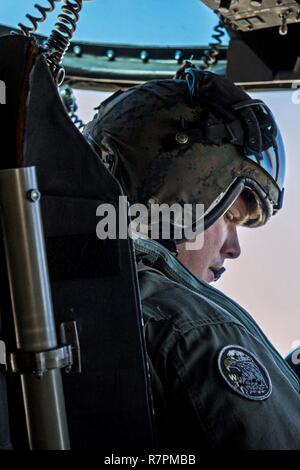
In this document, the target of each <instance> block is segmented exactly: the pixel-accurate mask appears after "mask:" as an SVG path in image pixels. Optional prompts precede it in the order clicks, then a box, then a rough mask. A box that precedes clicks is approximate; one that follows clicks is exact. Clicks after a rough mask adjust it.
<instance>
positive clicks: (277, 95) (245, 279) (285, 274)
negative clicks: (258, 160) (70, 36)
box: [76, 91, 300, 354]
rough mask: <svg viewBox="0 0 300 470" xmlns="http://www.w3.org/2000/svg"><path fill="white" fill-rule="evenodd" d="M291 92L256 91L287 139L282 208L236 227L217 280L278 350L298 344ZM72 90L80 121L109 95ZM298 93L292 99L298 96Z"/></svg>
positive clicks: (298, 226) (299, 223)
mask: <svg viewBox="0 0 300 470" xmlns="http://www.w3.org/2000/svg"><path fill="white" fill-rule="evenodd" d="M292 93H293V92H282V91H277V92H268V93H265V92H264V93H259V94H255V96H256V97H259V98H260V99H263V100H264V101H265V102H266V103H267V104H268V105H269V106H270V108H271V109H272V111H273V113H274V115H275V117H276V119H277V121H278V123H279V125H280V129H281V131H282V135H283V138H284V141H285V147H286V153H287V178H286V184H285V187H286V194H285V203H284V209H283V210H282V211H280V212H279V214H277V215H276V217H273V218H272V220H271V221H270V222H269V223H268V224H267V225H266V226H265V227H262V228H258V229H247V228H241V229H240V242H241V248H242V254H241V256H240V258H239V259H238V260H233V261H231V262H230V261H229V262H227V264H226V267H227V271H226V273H225V274H224V275H223V277H222V279H220V281H218V282H217V283H216V284H215V287H217V288H218V289H220V290H222V291H224V292H225V293H226V294H227V295H229V296H230V297H232V298H233V299H235V300H236V301H237V302H238V303H239V304H241V305H242V306H243V307H244V308H246V310H248V312H249V313H250V314H251V315H252V316H253V317H254V318H255V319H256V321H257V323H258V324H259V325H260V326H261V328H262V329H263V330H264V332H265V333H266V335H267V336H268V337H269V339H270V340H271V341H272V342H273V344H274V345H275V347H277V349H278V350H279V351H280V352H281V353H282V354H286V353H287V352H288V351H289V350H290V349H291V348H292V346H295V343H296V342H297V343H299V344H300V284H299V279H300V276H299V272H298V265H299V267H300V250H299V240H300V209H299V203H298V201H299V200H300V184H299V180H300V157H299V156H298V153H299V150H298V149H299V137H300V125H299V112H300V104H294V103H293V101H292ZM294 93H296V94H299V93H298V92H297V91H294ZM76 95H77V99H78V104H79V114H80V117H81V118H82V119H83V121H84V122H87V121H89V120H90V119H91V118H92V117H93V115H94V114H95V111H94V110H93V108H94V107H96V106H97V105H98V104H99V103H100V101H102V99H104V98H103V96H104V97H105V96H107V94H106V95H104V94H103V93H96V92H90V91H80V92H79V91H77V92H76ZM297 96H298V95H296V100H294V101H298V99H297ZM294 97H295V95H294ZM299 101H300V100H299Z"/></svg>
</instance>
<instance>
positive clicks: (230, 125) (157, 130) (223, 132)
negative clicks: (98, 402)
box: [85, 66, 300, 450]
mask: <svg viewBox="0 0 300 470" xmlns="http://www.w3.org/2000/svg"><path fill="white" fill-rule="evenodd" d="M85 134H86V135H87V138H88V139H89V141H90V142H91V144H92V145H93V146H94V147H95V148H96V149H97V150H98V151H99V152H101V156H102V158H103V160H105V162H106V163H107V164H109V165H110V169H111V171H112V173H113V174H114V176H115V177H116V178H117V179H118V180H119V181H120V183H121V185H122V187H123V189H124V191H125V192H126V194H127V195H128V197H129V200H130V202H131V203H132V204H134V203H140V204H144V205H145V206H146V207H148V208H149V209H150V208H151V207H152V206H153V205H154V204H158V205H163V204H165V205H167V206H169V207H170V206H171V205H172V204H177V205H179V207H182V208H183V207H185V205H188V207H189V208H191V209H190V212H189V215H190V217H189V218H188V223H186V222H185V220H183V219H181V218H179V219H178V218H177V217H171V216H170V217H169V222H170V224H171V226H172V230H170V237H169V239H167V240H166V239H165V237H163V236H162V235H163V233H162V230H161V231H160V232H159V240H154V239H151V234H152V226H148V228H147V230H148V231H147V234H146V235H141V234H135V235H133V236H134V245H135V252H136V259H137V266H138V272H139V285H140V293H141V301H142V311H143V318H144V331H145V341H146V348H147V355H148V360H149V368H150V375H151V382H152V394H153V406H154V412H155V429H156V439H157V445H159V446H160V447H162V448H166V447H168V448H177V449H180V448H184V449H186V448H197V449H198V450H201V449H230V450H232V449H265V450H269V449H298V450H299V449H300V395H299V391H300V383H299V380H298V378H297V376H296V374H295V373H294V372H293V370H292V369H291V368H290V367H289V365H288V364H287V362H286V361H285V360H284V359H283V358H282V357H281V355H280V354H279V353H278V352H277V350H276V349H275V348H274V346H273V345H272V344H271V342H270V341H269V340H268V339H267V338H266V336H265V335H264V333H263V332H262V331H261V329H260V328H259V326H258V325H257V324H256V322H255V321H254V319H253V318H252V317H251V315H249V313H247V312H246V311H245V310H244V309H243V308H242V307H241V306H239V305H238V304H237V303H236V302H234V301H233V300H232V299H230V298H228V297H226V296H225V295H224V294H223V293H221V292H220V291H218V290H216V289H215V288H213V287H212V286H210V285H209V283H210V282H211V281H212V279H213V278H214V279H215V278H217V277H218V276H219V275H220V274H221V272H222V270H223V262H224V260H225V258H236V257H237V256H238V255H239V252H240V248H239V244H238V238H237V233H236V226H237V225H243V226H247V227H252V228H253V227H260V226H262V225H263V224H265V223H267V222H268V220H269V219H270V217H271V216H272V215H275V214H276V213H277V212H278V211H279V210H280V209H281V207H282V200H283V182H284V172H285V166H284V165H285V156H284V149H283V143H282V139H281V135H280V132H279V129H278V128H277V126H276V123H275V121H274V118H273V115H272V113H271V111H270V110H269V109H268V107H267V106H266V105H265V104H264V103H263V102H262V101H260V100H254V99H252V98H250V96H249V95H248V94H246V93H245V92H244V91H242V90H240V89H239V88H237V87H236V86H234V85H233V84H231V83H230V82H229V81H227V80H226V79H225V78H222V77H219V76H217V75H214V74H212V73H210V72H203V71H199V70H197V69H195V68H193V67H190V66H186V67H185V68H183V69H182V70H181V74H180V76H178V77H177V78H176V79H170V80H154V81H150V82H148V83H145V84H143V85H140V86H137V87H135V88H132V89H130V90H128V91H125V92H119V93H117V94H115V95H113V96H112V97H110V98H109V99H108V100H107V101H106V102H104V103H103V104H102V105H100V107H99V110H98V113H97V115H96V116H95V118H94V119H93V120H92V121H91V122H90V123H89V124H88V125H87V127H86V129H85ZM199 207H200V208H201V211H200V210H199V211H198V208H199ZM159 220H160V221H161V219H159ZM188 225H189V229H190V230H189V231H187V233H186V231H185V230H182V231H181V234H182V238H180V237H178V236H177V235H178V231H177V228H178V226H179V227H181V228H182V227H185V228H186V227H187V226H188ZM203 230H204V232H203ZM203 234H204V250H203V251H202V253H204V254H205V253H206V255H207V253H208V252H210V254H209V255H207V259H205V260H204V261H203V257H205V256H206V255H204V254H203V255H202V261H201V262H199V265H198V263H197V259H198V245H199V244H197V243H196V244H195V241H199V240H200V241H201V236H203ZM175 235H176V236H175ZM193 237H194V238H193ZM205 243H206V245H205ZM195 246H196V249H195ZM178 252H179V253H178ZM200 258H201V257H200ZM200 258H199V259H200ZM201 263H202V264H201ZM245 282H247V280H246V279H245Z"/></svg>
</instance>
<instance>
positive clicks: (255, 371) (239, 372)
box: [218, 344, 272, 400]
mask: <svg viewBox="0 0 300 470" xmlns="http://www.w3.org/2000/svg"><path fill="white" fill-rule="evenodd" d="M218 367H219V371H220V373H221V375H222V377H223V379H224V380H225V382H226V383H227V384H228V385H229V387H230V388H232V389H233V390H234V391H235V392H236V393H238V394H239V395H241V396H243V397H245V398H248V399H249V400H266V399H267V398H269V396H270V395H271V393H272V382H271V379H270V376H269V374H268V371H267V369H266V368H265V367H264V366H263V365H262V364H261V362H260V361H259V359H258V358H257V357H256V356H255V355H254V354H253V353H251V352H250V351H247V349H245V348H243V347H241V346H237V345H234V344H231V345H229V346H225V348H223V349H222V350H221V351H220V353H219V356H218Z"/></svg>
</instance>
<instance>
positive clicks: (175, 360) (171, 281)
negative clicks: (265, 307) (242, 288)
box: [135, 238, 300, 450]
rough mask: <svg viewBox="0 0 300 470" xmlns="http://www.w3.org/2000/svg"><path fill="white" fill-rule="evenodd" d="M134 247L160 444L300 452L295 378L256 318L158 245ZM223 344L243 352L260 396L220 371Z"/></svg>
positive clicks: (299, 410)
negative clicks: (260, 386)
mask: <svg viewBox="0 0 300 470" xmlns="http://www.w3.org/2000/svg"><path fill="white" fill-rule="evenodd" d="M135 248H136V255H137V261H138V272H139V282H140V291H141V301H142V310H143V317H144V324H145V338H146V348H147V354H148V356H149V362H150V374H151V381H152V393H153V403H154V410H155V424H156V428H157V439H158V444H159V445H160V446H163V447H164V446H166V447H167V446H168V447H173V448H188V447H190V448H197V449H198V450H200V449H228V450H232V449H268V450H269V449H300V395H299V391H300V383H299V380H298V378H297V376H296V374H295V373H294V372H293V371H292V370H291V368H290V367H289V366H288V364H287V363H286V362H285V360H284V359H283V358H282V356H281V355H280V354H279V353H278V352H277V351H276V349H275V348H274V346H273V345H272V344H271V343H270V341H269V340H268V339H267V338H266V336H265V335H264V334H263V332H262V331H261V330H260V328H259V327H258V325H257V324H256V323H255V321H254V320H253V318H252V317H251V316H250V315H249V314H248V313H247V312H246V311H245V310H243V309H242V308H241V307H240V306H239V305H238V304H236V303H235V302H234V301H232V300H231V299H229V298H228V297H226V296H225V295H224V294H223V293H221V292H220V291H218V290H217V289H215V288H213V287H211V286H209V285H208V284H206V283H204V282H201V281H199V280H198V279H196V278H195V277H194V276H193V275H192V274H191V273H190V272H189V271H188V270H187V269H185V268H184V266H183V265H182V264H181V263H179V262H178V261H177V260H176V258H175V257H174V256H173V255H172V254H171V253H170V252H169V251H168V250H166V249H165V248H163V247H162V246H161V245H160V244H158V243H156V242H153V241H151V240H143V239H141V238H137V239H136V240H135ZM226 346H229V347H231V348H232V347H233V349H236V348H237V349H238V348H242V351H245V352H246V355H244V356H243V357H244V359H246V362H245V361H244V363H245V364H246V372H243V370H242V369H239V370H238V372H239V373H240V376H241V377H242V379H245V377H246V378H247V377H249V375H248V376H247V374H248V373H249V370H250V369H251V370H250V374H251V373H252V376H253V377H254V379H252V380H254V382H255V381H257V378H258V377H259V376H260V377H262V375H263V376H264V378H263V379H262V381H261V382H263V383H264V386H265V391H266V392H267V393H266V394H265V396H263V397H262V396H261V397H259V396H258V395H255V393H256V392H255V393H254V395H253V396H252V397H250V398H249V396H247V393H246V392H247V390H248V389H247V387H246V389H247V390H246V392H245V389H244V388H240V390H236V389H235V388H234V387H235V385H234V379H236V374H235V373H233V374H229V373H228V371H226V368H225V369H224V367H223V369H224V370H225V377H224V371H223V374H222V371H221V368H220V364H221V362H222V361H223V366H224V364H225V365H226V364H228V362H226V361H228V358H226V357H225V356H222V350H223V348H225V347H226ZM242 354H243V353H242ZM224 357H225V360H224ZM253 358H254V359H253ZM256 359H257V360H258V365H257V363H256V365H255V360H256ZM218 361H219V362H218ZM220 361H221V362H220ZM249 364H250V369H249ZM247 367H248V369H247ZM264 370H266V374H265V375H264ZM226 374H227V375H226ZM245 374H246V375H245ZM268 378H269V382H268ZM261 382H260V383H261ZM246 383H249V382H246ZM250 390H252V389H251V387H250Z"/></svg>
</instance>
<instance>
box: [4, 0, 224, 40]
mask: <svg viewBox="0 0 300 470" xmlns="http://www.w3.org/2000/svg"><path fill="white" fill-rule="evenodd" d="M35 3H38V4H40V5H41V6H47V4H48V1H47V0H0V24H1V23H5V24H8V25H9V26H15V27H16V26H17V24H18V23H20V22H21V23H24V22H25V24H28V20H26V19H25V15H26V13H30V14H33V16H35V14H36V13H37V15H36V16H39V13H38V11H37V10H35V8H34V4H35ZM83 4H84V7H83V10H82V12H81V16H80V22H79V23H78V28H77V31H76V33H75V35H74V39H75V40H78V41H80V40H84V41H96V42H107V43H123V44H139V45H164V46H167V45H177V44H181V45H199V46H201V45H205V44H207V43H208V42H209V40H210V36H211V34H212V32H213V27H214V26H215V25H216V24H217V23H218V17H217V16H216V14H215V13H213V12H212V11H211V10H210V9H209V8H208V7H206V6H205V5H204V4H202V3H201V2H200V0H163V1H162V0H109V1H108V0H88V1H87V0H85V1H84V2H83ZM59 8H60V3H58V4H57V6H56V11H59ZM55 18H56V14H55V12H52V13H51V14H49V16H48V19H47V21H46V22H45V23H42V24H41V25H40V28H39V31H38V32H39V33H40V34H49V32H50V30H51V28H52V26H53V24H54V22H55ZM29 24H30V23H29Z"/></svg>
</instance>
